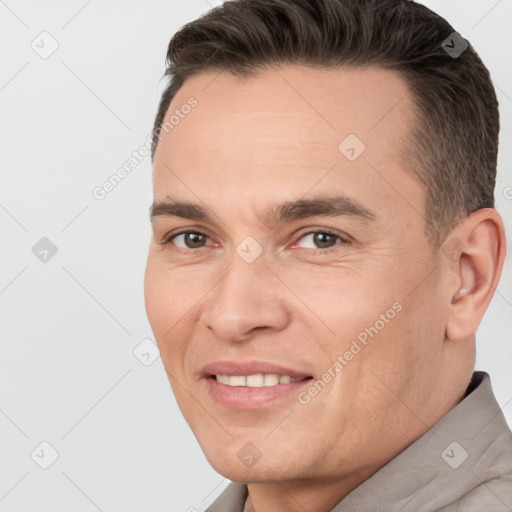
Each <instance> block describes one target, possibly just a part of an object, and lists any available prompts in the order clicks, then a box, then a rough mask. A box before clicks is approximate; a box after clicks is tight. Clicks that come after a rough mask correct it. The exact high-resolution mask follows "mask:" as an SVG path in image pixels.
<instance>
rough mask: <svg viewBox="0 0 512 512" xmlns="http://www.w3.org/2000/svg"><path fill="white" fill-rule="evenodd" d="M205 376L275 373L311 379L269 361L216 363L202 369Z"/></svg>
mask: <svg viewBox="0 0 512 512" xmlns="http://www.w3.org/2000/svg"><path fill="white" fill-rule="evenodd" d="M202 372H203V374H204V375H205V376H207V377H211V376H212V375H245V376H247V375H254V374H256V373H275V374H277V375H289V376H290V377H291V378H292V379H299V378H303V377H311V375H310V374H308V373H304V372H299V371H296V370H293V369H292V368H288V367H286V366H283V365H280V364H276V363H271V362H269V361H214V362H212V363H208V364H205V365H204V366H203V368H202Z"/></svg>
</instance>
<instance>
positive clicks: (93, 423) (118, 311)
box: [0, 0, 512, 512]
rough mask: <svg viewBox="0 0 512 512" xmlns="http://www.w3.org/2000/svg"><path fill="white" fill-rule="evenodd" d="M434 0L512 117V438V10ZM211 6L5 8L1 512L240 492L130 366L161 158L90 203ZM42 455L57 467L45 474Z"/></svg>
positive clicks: (487, 363) (511, 412)
mask: <svg viewBox="0 0 512 512" xmlns="http://www.w3.org/2000/svg"><path fill="white" fill-rule="evenodd" d="M425 3H426V4H427V5H428V6H430V7H431V8H433V9H434V10H436V11H437V12H439V13H440V14H441V15H443V16H445V17H446V18H447V19H448V20H449V21H450V22H451V23H452V24H453V25H454V26H455V28H456V29H457V30H458V31H459V32H461V34H462V35H463V36H464V37H466V38H468V39H469V40H470V41H471V42H472V43H473V45H474V46H475V47H476V49H477V51H478V52H479V53H480V55H481V57H482V58H483V60H484V62H485V63H486V64H487V65H488V67H489V68H490V70H491V74H492V77H493V80H494V82H495V84H496V87H497V90H498V97H499V101H500V104H501V115H502V132H501V153H500V162H499V173H498V174H499V178H498V185H497V189H496V199H497V209H498V210H499V211H500V212H501V214H502V215H503V217H504V218H505V221H506V225H507V232H508V234H509V257H508V259H507V263H506V267H505V271H504V275H503V278H502V281H501V284H500V286H499V288H498V290H497V293H496V296H495V298H494V300H493V302H492V304H491V307H490V309H489V311H488V313H487V315H486V317H485V319H484V321H483V324H482V326H481V328H480V331H479V333H478V360H477V368H478V369H484V370H486V371H488V372H489V373H490V374H491V377H492V382H493V385H494V389H495V392H496V395H497V398H498V401H499V403H500V404H501V405H502V406H503V408H504V411H505V414H506V416H507V419H508V421H509V422H510V423H511V424H512V402H511V400H512V371H511V370H512V344H511V339H512V314H511V313H512V279H511V277H512V266H511V257H510V253H511V252H512V247H511V244H510V241H512V235H511V233H512V230H511V227H512V226H511V224H512V200H510V198H511V197H512V189H510V188H509V189H507V187H511V186H512V173H511V166H512V157H511V150H510V148H511V145H510V140H511V135H512V71H511V67H510V55H511V53H512V52H511V50H512V31H511V30H510V22H511V21H512V0H500V1H496V0H488V1H487V0H486V1H484V0H458V1H455V0H450V2H446V1H445V0H436V1H434V0H432V1H426V2H425ZM212 5H213V3H210V2H206V1H205V0H194V1H188V0H187V1H184V0H183V1H180V2H178V1H177V0H174V1H169V0H167V1H162V0H159V1H157V0H154V1H152V2H142V1H139V2H134V1H130V2H128V1H125V2H121V1H120V0H108V1H101V2H100V1H99V0H92V1H90V0H89V1H84V0H73V1H68V2H63V1H60V2H58V1H55V0H53V1H45V2H37V1H35V0H30V1H29V0H25V1H21V0H18V1H17V0H1V1H0V16H1V21H0V48H2V63H1V70H0V73H1V75H0V105H1V117H0V126H1V132H0V141H1V144H0V147H1V150H0V165H1V170H2V173H1V183H0V223H1V224H0V225H1V242H2V246H1V250H0V307H1V310H2V320H1V322H0V336H1V357H0V407H1V409H0V434H1V439H0V512H14V511H21V510H23V511H41V512H42V511H48V512H49V511H51V512H58V511H69V510H74V511H75V512H81V511H83V512H89V511H91V512H94V511H95V510H100V511H123V512H131V511H141V510H147V511H168V512H170V511H173V512H179V511H184V512H185V511H189V512H192V511H193V510H196V509H197V510H203V509H204V508H205V507H206V506H207V505H208V504H209V503H210V502H211V501H212V500H213V499H214V497H215V496H216V495H217V494H219V492H220V491H221V490H222V488H223V487H224V486H225V485H226V483H227V481H226V480H225V479H224V478H223V477H221V476H220V475H218V474H217V473H215V472H214V471H213V470H212V469H211V468H210V467H209V465H208V463H207V462H206V460H205V458H204V456H203V455H202V452H201V451H200V449H199V447H198V444H197V442H196V441H195V439H194V437H193V436H192V434H191V433H190V431H189V428H188V426H187V425H186V423H185V421H184V420H183V419H182V417H181V414H180V412H179V410H178V408H177V406H176V403H175V400H174V398H173V396H172V394H171V389H170V386H169V383H168V381H167V377H166V374H165V372H164V370H163V367H162V364H161V361H160V359H156V360H155V361H154V362H153V364H151V365H150V366H144V365H143V364H142V363H141V362H140V361H139V360H138V359H137V358H136V357H135V356H134V354H133V351H134V349H135V348H136V347H137V346H138V345H139V344H140V343H141V341H142V340H144V339H145V338H150V339H152V333H151V329H150V326H149V323H148V321H147V319H146V316H145V311H144V302H143V288H142V286H143V274H144V266H145V258H146V251H147V247H148V243H149V238H150V225H149V222H148V208H149V205H150V202H151V199H152V197H151V166H150V158H149V157H146V158H145V159H144V160H143V161H142V162H141V163H140V164H139V165H138V166H137V167H136V168H135V169H134V170H133V171H132V172H131V173H130V174H129V175H128V176H127V177H126V178H125V179H124V181H123V182H122V183H120V184H119V185H118V186H117V187H116V188H115V189H114V190H113V191H112V192H111V193H110V194H108V195H107V197H106V198H105V199H104V200H103V201H99V200H96V199H95V198H94V197H93V196H92V190H93V188H94V187H96V186H99V185H101V184H102V183H103V182H104V181H105V180H107V179H108V177H109V176H110V175H111V174H112V173H114V172H115V171H116V169H118V168H119V167H120V166H122V165H123V163H125V162H126V160H127V159H128V158H129V157H130V155H131V153H132V152H133V151H134V150H136V149H137V148H139V147H140V146H141V145H143V144H144V141H145V139H146V137H147V136H148V134H149V133H150V130H151V126H152V122H153V118H154V114H155V112H156V106H157V102H158V99H159V94H160V93H161V91H162V88H163V85H164V83H163V82H160V78H161V76H162V73H163V71H164V56H165V51H166V47H167V44H168V41H169V38H170V37H171V35H172V34H173V33H174V32H175V31H176V30H177V29H178V28H179V27H181V26H182V25H183V24H184V23H186V22H187V21H190V20H192V19H194V18H196V17H198V16H199V15H200V14H202V13H203V12H204V11H206V10H208V9H209V8H210V6H212ZM43 31H47V32H48V33H49V34H51V37H52V38H53V39H55V40H56V41H57V42H58V45H59V46H58V49H57V50H56V51H55V52H54V53H53V54H52V55H51V56H50V57H48V58H47V59H43V58H41V57H40V56H39V55H38V54H37V53H36V52H35V51H34V50H33V49H32V48H31V44H32V41H35V42H34V43H33V44H34V45H39V48H40V50H39V51H43V48H42V47H43V46H44V49H45V51H48V50H49V49H51V44H52V41H51V40H50V39H49V36H39V34H40V33H41V32H43ZM42 37H45V38H46V39H44V40H43V41H42V42H41V38H42ZM53 44H54V43H53ZM506 190H508V191H509V194H508V197H509V199H506V197H505V195H506ZM44 236H46V237H48V238H49V239H50V240H51V241H52V242H53V243H54V244H55V245H56V246H57V248H58V253H57V254H56V255H55V256H54V257H53V258H51V259H50V260H49V261H48V262H47V263H43V262H41V261H39V259H37V258H36V257H35V255H34V254H33V253H32V247H33V246H34V244H36V242H38V240H40V239H41V238H42V237H44ZM146 343H147V342H146ZM141 351H142V352H146V351H147V350H146V348H144V346H143V348H142V349H141ZM144 357H146V359H147V358H148V357H149V356H144ZM143 359H144V358H143ZM43 441H46V442H48V443H50V444H51V445H52V446H53V448H54V449H55V450H56V451H57V452H58V454H59V456H58V459H57V460H56V461H55V462H54V463H53V464H52V465H51V466H50V467H49V468H48V469H46V470H45V469H42V468H41V467H40V466H39V465H38V463H39V464H44V462H45V460H46V462H48V461H49V460H50V459H49V457H51V450H50V449H48V448H45V446H44V445H43V446H42V447H41V446H40V443H41V442H43ZM34 450H35V453H34V456H33V458H32V457H31V453H32V452H33V451H34ZM36 461H37V462H36Z"/></svg>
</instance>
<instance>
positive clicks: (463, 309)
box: [444, 208, 506, 341]
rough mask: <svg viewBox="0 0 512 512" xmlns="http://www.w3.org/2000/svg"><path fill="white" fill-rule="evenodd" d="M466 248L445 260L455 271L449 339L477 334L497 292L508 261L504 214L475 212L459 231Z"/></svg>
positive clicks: (457, 232) (449, 319)
mask: <svg viewBox="0 0 512 512" xmlns="http://www.w3.org/2000/svg"><path fill="white" fill-rule="evenodd" d="M454 234H455V237H456V238H457V239H458V240H459V241H460V244H461V246H462V247H463V249H462V251H461V254H460V256H459V257H458V258H456V259H450V261H445V262H444V263H445V264H446V265H449V266H450V271H451V272H453V273H455V274H456V275H455V276H454V280H453V282H455V283H457V286H456V288H455V290H453V289H452V290H453V291H450V290H449V291H448V293H449V294H450V304H449V312H448V319H447V325H446V338H447V339H449V340H453V341H457V340H465V339H468V338H470V337H472V336H474V335H475V333H476V330H477V329H478V326H479V325H480V322H481V320H482V317H483V315H484V313H485V311H486V310H487V307H488V306H489V303H490V301H491V299H492V297H493V295H494V292H495V290H496V286H497V285H498V282H499V279H500V277H501V271H502V268H503V263H504V260H505V247H506V243H505V233H504V228H503V222H502V220H501V217H500V215H499V214H498V213H497V212H496V210H493V209H489V208H486V209H482V210H478V211H476V212H474V213H473V214H471V215H470V216H469V217H468V218H467V219H466V220H465V221H463V222H462V223H461V224H459V226H458V227H457V228H456V230H455V233H454Z"/></svg>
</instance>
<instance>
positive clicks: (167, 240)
mask: <svg viewBox="0 0 512 512" xmlns="http://www.w3.org/2000/svg"><path fill="white" fill-rule="evenodd" d="M318 233H321V234H326V235H332V236H335V237H336V238H338V239H339V241H340V242H338V243H336V244H335V245H333V246H331V247H327V248H324V249H321V248H316V249H311V248H307V251H309V252H310V253H313V254H318V253H322V254H326V253H330V252H332V251H336V250H338V249H339V247H338V246H339V245H341V244H345V245H348V244H350V240H348V239H345V238H344V237H342V236H341V235H339V234H338V233H336V232H334V231H333V230H331V229H329V228H322V229H317V230H311V231H307V232H306V233H302V234H301V235H300V237H299V238H298V239H297V242H294V245H296V244H297V243H298V241H300V240H302V239H303V238H304V237H306V236H308V235H312V234H318ZM183 234H194V235H200V236H204V237H206V238H209V237H208V235H207V234H206V233H203V232H201V231H196V230H192V229H185V230H183V231H179V232H177V233H173V234H172V235H170V236H167V237H165V239H164V241H163V242H162V245H168V244H172V240H173V239H174V238H176V237H177V236H179V235H183ZM347 238H348V237H347ZM204 248H205V247H204V246H202V247H199V248H198V249H204ZM176 249H177V250H179V251H181V252H190V251H197V250H198V249H183V248H182V247H178V246H176Z"/></svg>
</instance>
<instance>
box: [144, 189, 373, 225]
mask: <svg viewBox="0 0 512 512" xmlns="http://www.w3.org/2000/svg"><path fill="white" fill-rule="evenodd" d="M319 215H325V216H328V217H339V216H350V217H356V218H358V219H361V220H363V221H371V220H374V219H375V218H376V215H375V213H374V212H372V211H371V210H370V209H368V208H366V207H365V206H363V205H362V204H361V203H360V202H359V201H356V200H355V199H351V198H349V197H347V196H345V195H343V194H337V195H329V196H326V195H324V196H317V197H313V198H310V199H297V200H295V201H286V202H284V203H282V204H279V205H276V206H271V207H270V208H268V209H267V210H265V211H264V212H263V217H262V220H263V223H264V224H265V225H267V226H275V225H277V224H279V223H280V222H283V221H293V220H300V219H306V218H309V217H314V216H319ZM149 216H150V220H151V222H153V220H155V219H156V218H157V217H180V218H183V219H189V220H194V221H205V222H210V223H214V219H213V217H212V216H211V215H210V214H209V213H208V210H207V209H206V208H204V207H202V206H200V205H199V204H194V203H190V202H185V201H177V200H174V199H172V198H170V197H168V198H167V200H165V201H159V202H154V203H153V204H152V205H151V207H150V211H149Z"/></svg>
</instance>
